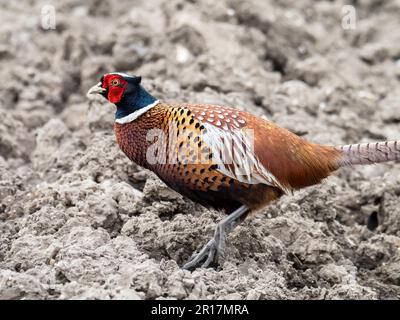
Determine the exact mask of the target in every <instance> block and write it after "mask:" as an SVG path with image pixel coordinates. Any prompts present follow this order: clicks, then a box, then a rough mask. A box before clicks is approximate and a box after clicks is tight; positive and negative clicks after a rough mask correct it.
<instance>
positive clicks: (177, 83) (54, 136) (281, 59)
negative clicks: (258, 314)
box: [0, 0, 400, 299]
mask: <svg viewBox="0 0 400 320" xmlns="http://www.w3.org/2000/svg"><path fill="white" fill-rule="evenodd" d="M51 3H52V2H51V1H5V0H1V1H0V20H1V25H0V79H1V81H0V298H1V299H32V298H35V299H154V298H156V299H165V298H166V299H186V298H193V299H198V298H202V299H343V298H346V299H388V298H394V299H397V298H399V296H400V249H399V248H400V207H399V197H400V179H399V178H400V164H385V165H379V166H369V167H356V168H347V169H343V170H341V171H340V172H338V173H337V174H335V175H333V176H332V177H330V178H329V179H327V180H326V181H324V183H323V184H321V185H319V186H316V187H310V188H307V189H305V190H303V191H300V192H296V193H295V195H294V196H291V197H289V196H287V197H284V198H282V199H281V200H280V201H279V202H277V203H275V204H273V205H271V206H269V207H268V208H265V209H264V210H262V211H261V212H259V213H258V214H257V215H256V216H255V217H254V219H252V220H247V221H245V222H244V223H243V224H242V225H240V226H239V227H237V228H236V229H235V230H234V232H232V234H230V235H229V237H228V248H227V254H226V261H225V263H224V265H223V268H222V270H214V269H198V270H196V271H194V272H188V271H183V270H181V269H180V268H179V266H181V265H182V264H183V263H184V262H185V261H186V260H187V259H188V258H189V256H190V255H191V253H192V252H193V251H194V250H196V249H199V248H200V247H201V246H202V245H203V244H205V242H206V241H207V240H208V239H209V238H210V237H211V236H212V234H213V229H214V226H215V224H216V223H217V222H218V221H219V220H220V219H221V218H222V217H223V215H222V214H221V213H219V212H216V211H211V210H206V209H204V208H202V207H201V206H199V205H195V204H193V203H192V202H190V201H188V200H186V199H184V198H182V197H181V196H180V195H178V194H176V193H174V192H173V191H171V190H169V189H168V188H167V187H166V186H165V185H164V184H163V183H161V182H160V181H159V180H158V179H157V178H156V177H155V176H154V175H153V174H151V173H149V172H147V171H145V170H143V169H141V168H139V167H137V166H136V165H134V164H132V163H131V162H130V161H129V160H128V159H127V158H126V157H125V156H124V155H123V154H122V152H121V151H119V149H118V147H117V145H116V142H115V138H114V135H113V131H112V126H113V121H114V107H113V106H112V105H110V104H109V103H108V102H107V101H105V100H100V99H98V100H94V101H88V99H87V98H86V96H85V93H86V91H87V90H88V88H89V87H90V86H92V85H93V84H95V83H96V82H97V81H98V80H99V77H100V76H101V75H102V74H103V73H104V72H108V71H121V72H128V73H132V74H136V75H141V76H142V77H143V79H144V80H143V84H144V86H145V87H146V88H148V89H149V90H150V91H151V92H152V94H153V95H155V96H156V97H157V98H159V99H162V100H166V101H170V102H204V103H219V104H224V105H229V106H235V107H237V108H240V109H243V110H247V111H250V112H252V113H254V114H256V115H259V116H266V117H268V118H269V119H272V120H273V121H276V122H277V123H278V124H280V125H281V126H284V127H286V128H288V129H290V130H292V131H294V132H295V133H297V134H299V135H301V136H304V137H306V138H307V139H310V140H312V141H315V142H320V143H325V144H345V143H356V142H357V143H358V142H366V141H380V140H386V139H396V138H397V139H400V130H399V125H400V112H399V111H400V102H399V100H400V31H399V30H400V19H399V17H400V1H398V0H397V1H395V0H392V1H390V0H387V1H378V0H359V1H346V2H345V1H312V0H303V1H299V0H276V1H258V0H250V1H237V0H232V1H227V0H226V1H213V0H203V1H182V0H154V1H153V0H152V1H145V0H143V1H139V0H138V1H126V0H120V1H96V0H91V1H84V2H80V1H75V0H64V1H54V2H53V5H54V7H55V9H56V29H55V30H44V29H43V28H42V26H41V21H42V20H41V10H42V8H43V5H45V4H51ZM345 4H353V5H355V8H356V10H357V11H356V13H357V21H356V28H355V29H354V30H345V29H343V28H342V16H343V12H342V8H343V5H345Z"/></svg>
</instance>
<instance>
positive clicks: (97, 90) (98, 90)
mask: <svg viewBox="0 0 400 320" xmlns="http://www.w3.org/2000/svg"><path fill="white" fill-rule="evenodd" d="M104 91H106V89H104V88H102V86H101V82H99V83H97V84H96V85H94V86H93V87H91V88H90V89H89V91H88V92H87V94H86V96H87V97H89V96H90V95H91V94H96V93H103V92H104Z"/></svg>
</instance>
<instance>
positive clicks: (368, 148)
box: [335, 140, 400, 167]
mask: <svg viewBox="0 0 400 320" xmlns="http://www.w3.org/2000/svg"><path fill="white" fill-rule="evenodd" d="M335 148H336V149H337V150H339V151H341V152H342V153H343V157H342V158H341V159H340V160H339V162H338V165H339V167H344V166H348V165H357V164H374V163H381V162H388V161H400V140H398V141H385V142H376V143H359V144H349V145H345V146H337V147H335Z"/></svg>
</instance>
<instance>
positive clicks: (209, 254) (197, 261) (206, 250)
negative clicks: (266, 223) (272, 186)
mask: <svg viewBox="0 0 400 320" xmlns="http://www.w3.org/2000/svg"><path fill="white" fill-rule="evenodd" d="M248 210H249V209H248V208H247V207H246V206H242V207H240V208H239V209H237V210H236V211H234V212H233V213H232V214H230V215H229V216H228V217H227V218H225V219H224V220H222V221H221V222H220V223H219V224H218V226H217V227H216V229H215V232H214V237H213V238H212V239H211V240H210V241H208V243H207V244H206V245H205V246H204V247H203V248H202V249H201V250H200V252H199V253H198V254H197V255H195V254H193V255H192V256H191V257H190V259H189V261H188V262H187V263H185V265H184V266H183V267H182V268H183V269H186V270H189V269H194V268H197V267H198V266H201V267H203V268H207V267H208V266H209V265H210V264H211V263H212V262H215V263H218V262H222V261H223V260H224V258H225V239H226V232H229V231H230V230H232V229H233V228H234V227H235V225H236V223H237V219H238V218H240V217H241V216H242V215H243V214H245V213H247V212H248ZM204 260H205V261H204ZM202 261H204V263H201V262H202Z"/></svg>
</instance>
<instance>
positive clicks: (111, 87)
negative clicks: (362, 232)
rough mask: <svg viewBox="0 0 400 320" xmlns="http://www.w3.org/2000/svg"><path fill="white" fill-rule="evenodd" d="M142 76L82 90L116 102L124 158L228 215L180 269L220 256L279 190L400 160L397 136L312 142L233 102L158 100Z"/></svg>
mask: <svg viewBox="0 0 400 320" xmlns="http://www.w3.org/2000/svg"><path fill="white" fill-rule="evenodd" d="M140 82H141V77H136V76H129V75H127V74H123V73H108V74H105V75H104V76H103V77H102V78H101V80H100V82H99V83H98V84H96V85H95V86H93V87H92V88H91V89H90V90H89V92H88V94H100V95H102V96H103V97H105V98H106V99H108V101H110V102H111V103H114V104H115V105H116V107H117V110H116V113H115V125H114V131H115V135H116V138H117V141H118V144H119V146H120V148H121V149H122V151H123V152H124V153H125V154H126V155H127V156H128V157H129V159H131V160H132V161H134V162H136V163H137V164H138V165H140V166H142V167H144V168H146V169H149V170H151V171H153V172H154V173H156V174H157V176H158V177H159V178H160V179H161V180H163V181H164V182H165V183H166V184H167V185H168V186H169V187H171V188H172V189H174V190H176V191H177V192H179V193H181V194H182V195H184V196H186V197H188V198H189V199H191V200H193V201H196V202H198V203H200V204H202V205H204V206H206V207H212V208H215V209H222V210H224V211H225V212H226V213H227V214H228V216H227V217H226V218H225V219H223V220H222V221H221V222H220V223H219V224H218V225H217V227H216V230H215V233H214V237H213V238H212V239H211V240H210V241H209V242H208V243H207V244H206V245H205V246H204V247H203V248H202V249H201V250H200V252H199V253H198V254H197V255H193V256H192V258H191V259H190V260H189V262H188V263H186V264H185V265H184V268H186V269H190V268H194V267H197V266H199V265H202V266H204V267H206V266H209V265H210V263H211V262H213V261H218V259H220V258H223V255H224V248H225V237H226V233H227V232H229V231H230V230H232V229H233V228H234V227H235V225H237V224H238V223H239V222H240V221H242V220H243V219H244V218H245V217H246V216H247V215H248V213H249V212H252V211H255V210H257V209H260V208H262V207H263V206H265V205H267V204H268V203H270V202H271V201H273V200H276V199H278V198H279V197H280V196H282V195H283V194H287V193H291V192H292V191H293V190H296V189H300V188H303V187H307V186H310V185H313V184H317V183H319V182H321V180H322V179H324V178H326V177H327V176H328V175H329V174H330V173H331V172H333V171H335V170H336V169H338V168H340V167H343V166H347V165H356V164H371V163H379V162H386V161H392V160H400V141H390V142H389V141H386V142H377V143H363V144H353V145H347V146H338V147H334V146H325V145H318V144H314V143H311V142H308V141H306V140H305V139H303V138H301V137H298V136H297V135H295V134H294V133H291V132H290V131H288V130H286V129H283V128H280V127H279V126H277V125H276V124H274V123H273V122H270V121H267V120H263V119H261V118H258V117H256V116H254V115H252V114H250V113H247V112H243V111H239V110H236V109H233V108H229V107H224V106H218V105H205V104H189V103H182V104H167V103H163V102H160V101H158V100H156V99H155V98H154V97H153V96H152V95H150V94H149V93H148V92H147V91H146V90H145V89H144V88H143V87H142V86H141V85H140Z"/></svg>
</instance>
